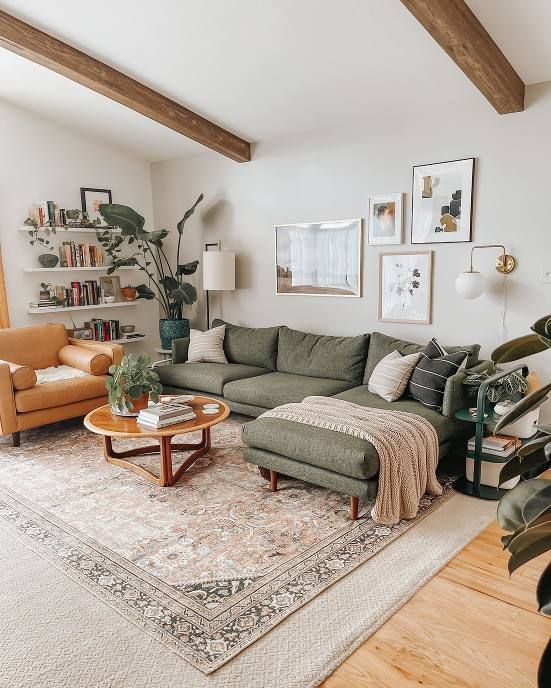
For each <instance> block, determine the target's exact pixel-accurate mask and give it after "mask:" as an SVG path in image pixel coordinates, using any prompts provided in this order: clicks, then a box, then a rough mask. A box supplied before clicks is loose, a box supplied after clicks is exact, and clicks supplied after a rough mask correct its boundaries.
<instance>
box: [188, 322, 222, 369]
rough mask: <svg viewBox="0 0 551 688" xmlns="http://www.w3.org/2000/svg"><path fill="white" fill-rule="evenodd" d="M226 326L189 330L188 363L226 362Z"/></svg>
mask: <svg viewBox="0 0 551 688" xmlns="http://www.w3.org/2000/svg"><path fill="white" fill-rule="evenodd" d="M225 334H226V326H225V325H221V326H220V327H214V328H213V329H212V330H207V331H206V332H201V331H200V330H191V332H190V333H189V348H188V353H187V362H188V363H227V362H228V360H227V359H226V356H225V354H224V335H225Z"/></svg>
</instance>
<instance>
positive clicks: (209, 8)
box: [0, 0, 551, 160]
mask: <svg viewBox="0 0 551 688" xmlns="http://www.w3.org/2000/svg"><path fill="white" fill-rule="evenodd" d="M469 4H470V5H471V7H472V8H473V10H474V11H475V13H476V14H477V15H478V16H479V17H480V18H481V20H482V21H483V23H484V24H485V25H486V27H487V29H488V30H489V32H490V33H491V34H492V36H493V37H494V38H495V40H496V41H497V43H498V44H499V45H500V47H501V48H502V49H503V50H504V52H505V54H506V55H507V56H508V57H509V59H510V60H511V62H512V63H513V65H514V66H515V67H516V68H517V69H518V71H519V73H520V74H521V76H522V77H523V78H524V79H525V80H526V81H528V82H529V83H532V82H535V81H542V80H546V79H551V42H549V41H547V42H546V41H544V40H543V37H544V26H543V22H542V18H546V20H547V21H546V25H547V26H548V27H549V28H551V7H550V6H551V2H550V1H549V0H530V2H526V0H469ZM527 6H529V8H527ZM0 8H1V9H3V10H5V11H7V12H10V13H11V14H14V15H15V16H18V17H20V18H21V19H23V20H25V21H28V22H29V23H31V24H33V25H35V26H37V27H38V28H41V29H43V30H45V31H47V32H48V33H51V34H53V35H55V36H57V37H59V38H61V39H62V40H64V41H66V42H68V43H70V44H72V45H74V46H76V47H77V48H80V49H81V50H83V51H84V52H87V53H89V54H91V55H93V56H94V57H97V58H98V59H101V60H102V61H104V62H106V63H108V64H110V65H112V66H114V67H116V68H118V69H120V70H122V71H123V72H125V73H127V74H129V75H130V76H133V77H135V78H136V79H138V80H139V81H142V82H143V83H146V84H147V85H149V86H151V87H153V88H155V89H156V90H158V91H160V92H162V93H164V94H166V95H167V96H169V97H171V98H173V99H174V100H176V101H178V102H180V103H182V104H183V105H186V106H187V107H189V108H191V109H192V110H195V111H196V112H198V113H200V114H202V115H204V116H206V117H207V118H209V119H211V120H213V121H215V122H217V123H218V124H220V125H222V126H224V127H226V128H227V129H229V130H230V131H233V132H235V133H236V134H239V135H241V136H243V137H244V138H246V139H248V140H249V141H253V142H254V141H262V140H268V139H273V138H278V137H281V136H287V135H292V134H297V133H301V132H305V131H312V130H316V129H318V130H319V129H329V128H333V127H337V126H340V125H346V123H347V122H349V121H351V120H354V119H359V118H365V119H366V120H369V119H372V120H376V119H380V118H382V117H384V116H385V115H386V114H387V113H389V112H400V111H401V110H406V111H407V110H409V109H411V108H415V107H420V106H422V107H425V108H430V107H431V106H434V107H438V108H441V107H442V104H443V103H445V102H446V101H455V100H457V101H461V102H465V101H466V100H470V101H472V102H478V101H480V100H481V99H482V96H481V95H480V94H479V93H478V91H477V90H476V89H475V88H474V87H473V86H472V84H470V82H469V81H468V80H467V78H466V77H465V76H464V75H463V74H462V73H461V72H460V70H459V69H458V68H457V67H456V66H455V65H454V64H453V63H452V62H451V60H450V59H449V58H448V56H447V55H446V54H445V53H444V52H443V51H442V50H441V49H440V48H439V47H438V46H437V45H436V43H435V42H434V41H433V40H432V39H431V38H430V37H429V36H428V34H427V33H426V32H425V31H424V29H423V28H422V27H421V26H420V25H419V24H418V23H417V22H416V21H415V19H413V17H412V16H411V15H410V14H409V13H408V12H407V10H405V8H404V7H403V6H402V4H401V3H400V2H399V0H338V1H337V2H335V0H278V1H277V2H273V1H272V0H178V1H176V0H156V2H151V1H150V0H116V1H115V2H114V1H113V0H93V2H86V3H84V2H75V0H40V2H38V1H37V0H8V1H3V0H0ZM519 27H521V31H522V35H521V36H520V37H519V36H518V31H519ZM533 38H537V40H536V43H535V47H534V50H533V51H532V47H531V45H532V39H533ZM527 46H530V51H532V57H529V56H528V55H527V53H528V52H530V51H528V50H527ZM534 55H538V56H539V57H538V59H535V58H534ZM0 72H1V80H0V97H1V98H4V99H6V100H8V101H11V102H14V103H16V104H18V105H21V106H22V107H25V108H27V109H30V110H34V111H37V112H40V113H42V114H44V115H45V116H46V117H49V118H51V119H55V120H56V121H60V122H62V123H64V124H66V125H67V126H71V127H73V128H76V129H79V130H81V131H84V132H86V133H88V134H90V135H92V136H96V137H99V138H101V139H104V140H106V141H109V142H115V143H118V144H120V145H122V146H124V147H127V148H130V149H132V150H134V151H136V152H137V153H139V154H140V155H142V156H144V157H145V158H147V159H149V160H164V159H168V158H173V157H178V156H181V155H187V154H192V153H196V152H198V151H201V150H204V149H203V148H202V146H200V145H198V144H196V143H194V142H192V141H189V140H187V139H185V138H184V137H182V136H180V135H178V134H176V133H175V132H172V131H170V130H169V129H166V128H165V127H163V126H161V125H159V124H156V123H155V122H152V121H150V120H148V119H147V118H145V117H143V116H141V115H138V114H137V113H134V112H132V111H130V110H128V109H126V108H124V107H123V106H120V105H118V104H116V103H113V102H112V101H109V100H108V99H106V98H104V97H103V96H100V95H98V94H96V93H93V92H91V91H89V90H88V89H86V88H84V87H82V86H79V85H78V84H74V83H73V82H71V81H69V80H67V79H65V78H64V77H61V76H58V75H57V74H54V73H52V72H50V71H49V70H46V69H44V68H42V67H39V66H37V65H34V64H32V63H30V62H28V61H26V60H24V59H23V58H20V57H18V56H15V55H12V54H11V53H9V52H7V51H5V50H2V49H0ZM488 107H490V106H489V105H488Z"/></svg>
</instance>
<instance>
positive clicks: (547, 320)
mask: <svg viewBox="0 0 551 688" xmlns="http://www.w3.org/2000/svg"><path fill="white" fill-rule="evenodd" d="M530 329H531V330H532V332H535V333H536V334H537V335H539V336H540V337H542V338H543V339H544V340H545V342H546V343H547V347H548V348H549V347H551V315H544V316H543V318H539V320H536V322H535V323H534V324H533V325H532V327H531V328H530Z"/></svg>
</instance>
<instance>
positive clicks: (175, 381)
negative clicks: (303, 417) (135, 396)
mask: <svg viewBox="0 0 551 688" xmlns="http://www.w3.org/2000/svg"><path fill="white" fill-rule="evenodd" d="M155 370H156V372H157V373H159V378H160V380H161V384H162V385H167V386H168V387H178V388H187V389H193V390H197V391H198V392H212V394H222V390H223V389H224V385H225V384H226V382H231V381H232V380H242V379H243V378H249V377H255V376H259V375H265V374H267V373H269V372H270V371H269V370H266V368H257V367H254V366H247V365H240V364H239V363H176V364H175V365H164V366H159V367H158V368H155Z"/></svg>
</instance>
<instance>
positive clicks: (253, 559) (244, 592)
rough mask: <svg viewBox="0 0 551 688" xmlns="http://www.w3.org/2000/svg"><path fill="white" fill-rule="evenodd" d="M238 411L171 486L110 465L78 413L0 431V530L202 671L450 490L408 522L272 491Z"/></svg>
mask: <svg viewBox="0 0 551 688" xmlns="http://www.w3.org/2000/svg"><path fill="white" fill-rule="evenodd" d="M244 420H245V419H241V418H239V417H238V416H232V417H230V418H229V419H228V420H227V421H225V422H224V423H222V424H221V425H219V426H217V427H216V428H214V429H213V433H212V435H213V449H212V450H211V452H210V453H209V454H208V455H207V456H205V457H203V458H202V459H200V460H199V461H198V462H197V463H196V464H195V465H194V466H193V468H192V469H191V470H190V471H189V473H188V474H186V476H185V477H184V478H183V479H182V481H180V483H179V484H178V485H177V486H176V487H173V488H160V487H156V486H154V485H152V484H149V483H146V482H144V481H143V480H142V479H141V478H139V477H138V476H136V475H135V474H133V473H130V472H128V471H125V470H123V469H118V468H116V467H114V466H111V465H108V464H106V463H105V462H104V461H103V459H102V454H101V448H100V439H99V438H98V437H97V436H95V435H92V434H90V433H88V432H87V431H86V430H84V429H83V428H82V426H81V425H80V423H79V422H78V421H74V422H66V423H63V424H58V425H53V426H49V427H46V428H42V429H39V430H36V431H30V432H26V433H24V436H23V443H22V446H21V447H20V448H18V449H14V448H11V447H10V446H9V445H8V444H7V438H6V440H1V443H0V484H1V487H0V526H2V527H5V528H7V529H8V530H10V531H11V532H17V533H18V534H20V536H21V537H24V538H25V540H26V541H27V542H28V543H29V544H31V546H32V547H33V548H34V549H36V551H38V552H39V553H40V554H41V555H42V556H44V557H46V558H47V559H48V560H50V561H51V562H53V563H54V564H55V565H56V566H58V567H60V568H62V569H63V570H64V571H65V572H66V573H67V574H68V575H70V576H71V577H73V578H75V579H76V580H78V581H79V582H80V583H81V584H82V585H83V586H85V587H87V588H88V589H89V590H90V591H91V592H93V593H94V594H95V595H97V596H98V597H101V598H102V599H103V600H105V601H106V602H107V603H108V604H110V605H111V606H112V607H114V608H115V609H116V610H117V611H118V612H120V613H121V614H123V615H124V616H126V617H127V618H129V619H130V620H132V621H134V622H135V623H136V624H138V625H140V626H141V627H142V628H143V629H144V630H146V631H147V632H148V633H150V634H152V635H154V636H155V637H157V638H158V639H159V640H160V641H161V642H163V643H164V644H166V645H167V646H169V647H170V648H171V649H172V650H173V651H175V652H176V653H177V654H178V655H180V656H181V657H183V658H185V659H186V660H187V661H189V662H190V663H191V664H193V665H194V666H195V667H197V668H198V669H199V670H201V671H202V672H204V673H206V674H208V673H211V672H213V671H215V670H216V669H218V668H219V667H221V666H222V665H224V664H225V663H226V662H228V661H229V660H230V659H231V658H232V657H234V656H235V655H236V654H238V653H239V652H241V651H242V650H243V649H245V648H246V647H247V646H249V645H251V644H252V643H254V642H255V641H256V640H258V639H259V638H261V637H262V636H263V635H265V634H266V633H267V632H268V631H270V629H272V628H273V627H274V626H276V625H277V624H278V623H279V622H280V621H282V620H283V619H285V618H286V617H288V616H289V615H290V614H292V613H293V612H294V611H296V610H297V609H298V608H300V607H301V606H302V605H304V604H306V603H307V602H308V601H310V600H312V599H313V598H314V597H315V596H316V595H318V594H319V593H320V592H322V591H323V590H325V589H326V588H328V587H329V586H331V585H332V584H334V583H335V582H337V581H338V580H339V579H341V578H342V577H343V576H345V575H346V574H347V573H349V572H350V571H351V570H353V569H354V568H356V567H358V566H359V565H361V564H362V563H364V562H365V561H367V560H368V559H370V558H371V557H373V556H374V555H375V554H377V552H379V551H381V550H382V549H383V548H384V547H385V546H386V545H387V544H388V543H390V542H392V541H393V540H395V539H396V538H397V537H399V536H400V535H401V534H402V533H404V532H405V531H407V530H409V529H410V528H412V527H414V526H415V525H416V523H419V522H420V520H422V519H423V518H424V517H425V516H427V515H428V514H429V513H431V512H432V511H434V510H435V509H437V508H438V507H439V506H440V505H441V504H443V503H444V502H445V501H446V500H447V499H449V498H450V497H451V496H452V495H453V494H454V493H453V490H452V489H451V480H446V479H444V480H443V483H444V487H445V490H444V494H443V495H442V496H441V497H438V498H435V497H426V498H424V499H423V502H422V505H421V510H420V513H419V516H418V517H417V518H416V519H415V520H413V521H408V522H401V523H400V524H398V525H396V526H389V527H387V526H384V527H383V526H379V525H377V524H375V523H373V522H372V521H371V519H369V518H368V517H364V518H361V519H360V520H359V521H357V522H351V521H350V520H349V519H348V498H347V497H346V496H344V495H340V494H337V493H333V492H330V491H328V490H325V489H321V488H317V487H314V486H312V485H307V484H305V483H301V482H299V481H294V480H287V481H282V482H281V489H280V491H278V492H277V493H271V492H270V491H269V489H268V486H267V483H266V482H265V481H264V480H263V479H262V478H260V476H259V475H258V472H257V470H256V468H255V467H253V466H250V465H248V464H246V463H245V462H244V460H243V455H242V444H241V440H240V429H241V424H242V422H243V421H244ZM187 439H188V438H186V441H187ZM193 439H194V438H191V441H193ZM117 446H119V447H121V448H122V447H124V446H131V445H130V444H129V443H127V442H125V441H120V442H119V444H118V445H117ZM133 446H135V444H134V445H133ZM144 461H147V459H145V460H144ZM363 506H364V513H365V514H369V510H370V508H371V505H369V504H365V505H363Z"/></svg>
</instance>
